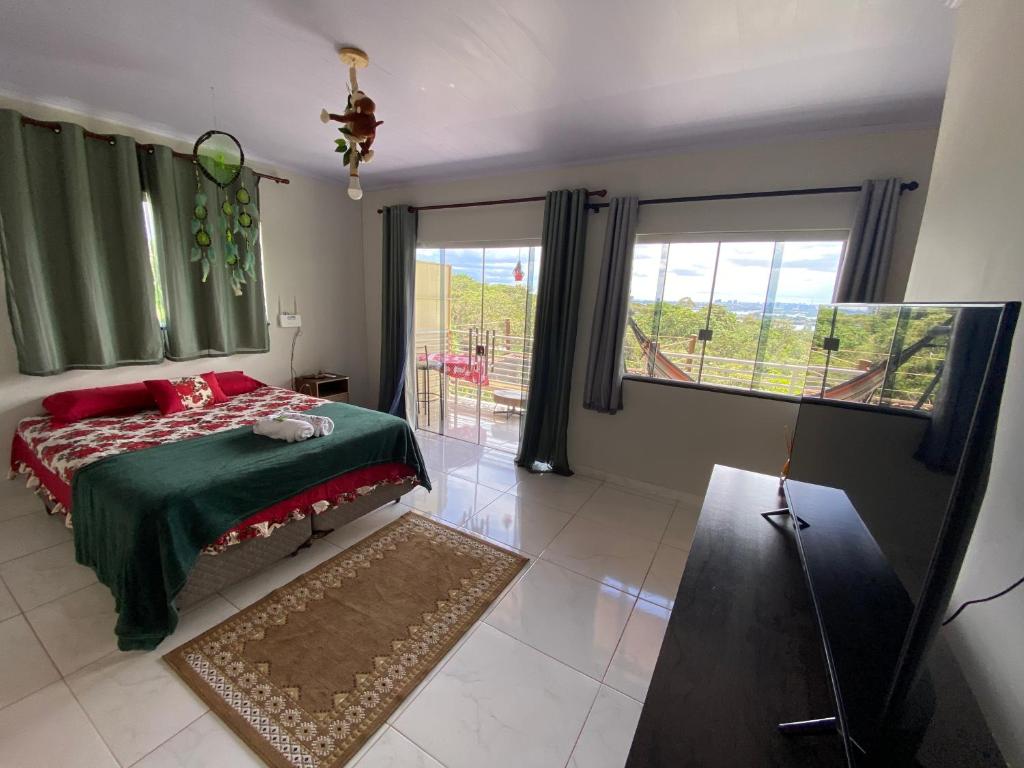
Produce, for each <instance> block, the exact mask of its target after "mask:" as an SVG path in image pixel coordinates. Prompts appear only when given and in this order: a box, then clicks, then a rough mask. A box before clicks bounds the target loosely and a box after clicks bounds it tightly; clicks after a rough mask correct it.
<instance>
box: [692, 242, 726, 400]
mask: <svg viewBox="0 0 1024 768" xmlns="http://www.w3.org/2000/svg"><path fill="white" fill-rule="evenodd" d="M721 255H722V241H721V240H719V241H718V243H717V244H716V245H715V271H714V272H713V273H712V274H711V294H710V296H709V297H708V311H707V315H706V316H705V318H704V331H705V334H702V335H704V336H705V338H703V339H701V342H700V366H699V367H698V368H697V382H698V383H699V382H700V381H701V379H702V378H703V377H704V355H705V354H706V353H707V350H708V340H707V337H706V336H707V334H706V332H707V331H709V330H710V329H711V308H712V307H713V306H715V282H716V281H717V280H718V259H719V257H720V256H721Z"/></svg>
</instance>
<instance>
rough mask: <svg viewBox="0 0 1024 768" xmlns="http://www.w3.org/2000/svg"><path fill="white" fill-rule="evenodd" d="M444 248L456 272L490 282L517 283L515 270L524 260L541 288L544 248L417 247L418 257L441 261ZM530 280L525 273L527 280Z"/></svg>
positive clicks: (534, 284) (533, 284) (532, 281)
mask: <svg viewBox="0 0 1024 768" xmlns="http://www.w3.org/2000/svg"><path fill="white" fill-rule="evenodd" d="M531 250H533V251H535V253H534V268H533V273H532V274H529V273H530V251H531ZM442 252H443V253H444V262H445V263H446V264H449V265H451V268H452V273H453V274H456V275H468V276H469V277H472V278H473V279H474V280H480V279H481V277H482V278H483V279H484V281H485V282H486V283H487V284H488V285H495V284H498V285H515V284H516V280H515V278H514V277H513V276H512V272H513V270H514V269H515V268H516V262H517V261H520V262H521V264H522V267H523V273H524V275H525V274H528V275H529V278H530V279H529V282H530V284H531V288H532V289H533V290H536V288H537V278H538V276H539V274H540V270H539V269H538V267H539V265H540V248H533V249H531V248H529V247H526V246H523V247H516V248H443V249H442V248H417V249H416V258H417V260H419V261H426V262H430V263H432V264H439V263H440V262H441V255H442ZM526 282H527V280H526V278H525V277H524V278H523V284H525V283H526Z"/></svg>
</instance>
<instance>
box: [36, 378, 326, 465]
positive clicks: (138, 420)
mask: <svg viewBox="0 0 1024 768" xmlns="http://www.w3.org/2000/svg"><path fill="white" fill-rule="evenodd" d="M321 403H323V400H320V399H318V398H315V397H310V396H309V395H301V394H299V393H298V392H292V391H291V390H290V389H281V388H280V387H269V386H268V387H260V388H259V389H257V390H255V391H253V392H249V393H247V394H244V395H237V396H236V397H232V398H231V399H230V401H229V402H227V403H224V404H222V405H216V406H213V407H212V408H203V409H198V410H186V411H182V412H180V413H175V414H172V415H170V416H161V415H160V412H159V411H155V410H154V411H143V412H142V413H137V414H133V415H131V416H115V417H100V418H95V419H86V420H84V421H76V422H72V423H70V424H65V423H62V422H58V421H56V420H55V419H54V418H53V417H51V416H34V417H30V418H27V419H22V421H21V423H19V424H18V434H19V435H20V436H21V439H22V440H24V441H25V442H26V443H27V444H28V446H29V448H31V449H32V452H33V453H35V455H36V456H38V457H39V459H40V460H41V461H42V463H43V465H44V466H45V467H46V468H47V469H48V470H50V471H51V472H53V473H54V474H55V475H57V477H59V478H60V479H61V480H63V481H64V482H65V483H67V484H68V485H71V477H72V475H74V473H75V472H77V471H78V470H79V469H81V468H82V467H84V466H86V465H87V464H91V463H92V462H94V461H97V460H98V459H102V458H104V457H105V456H113V455H114V454H118V453H127V452H128V451H138V450H141V449H143V448H152V447H154V446H157V445H162V444H164V443H173V442H176V441H178V440H185V439H188V438H192V437H201V436H202V435H209V434H212V433H214V432H220V431H222V430H225V429H235V428H236V427H244V426H247V425H249V424H253V423H255V422H256V421H257V420H258V419H261V418H264V417H267V416H273V415H274V414H276V413H279V412H281V411H284V410H289V411H305V410H309V409H310V408H315V407H316V406H318V405H320V404H321Z"/></svg>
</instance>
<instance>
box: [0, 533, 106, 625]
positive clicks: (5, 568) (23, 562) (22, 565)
mask: <svg viewBox="0 0 1024 768" xmlns="http://www.w3.org/2000/svg"><path fill="white" fill-rule="evenodd" d="M0 577H2V578H3V580H4V581H5V582H7V585H8V587H9V588H10V590H11V593H12V594H13V595H14V597H15V598H16V599H17V600H18V603H19V604H20V605H21V607H22V608H23V609H24V610H26V611H29V610H32V609H33V608H35V607H37V606H40V605H42V604H43V603H48V602H50V601H51V600H56V599H57V598H58V597H64V595H68V594H71V593H72V592H77V591H78V590H80V589H82V588H83V587H87V586H89V585H90V584H92V583H94V582H95V581H96V574H95V573H93V571H92V569H91V568H86V567H85V566H84V565H79V564H78V563H76V562H75V543H74V542H73V541H67V542H64V543H63V544H58V545H57V546H55V547H49V548H48V549H43V550H40V551H39V552H33V553H32V554H31V555H25V556H24V557H19V558H18V559H17V560H11V561H10V562H7V563H4V564H3V565H0Z"/></svg>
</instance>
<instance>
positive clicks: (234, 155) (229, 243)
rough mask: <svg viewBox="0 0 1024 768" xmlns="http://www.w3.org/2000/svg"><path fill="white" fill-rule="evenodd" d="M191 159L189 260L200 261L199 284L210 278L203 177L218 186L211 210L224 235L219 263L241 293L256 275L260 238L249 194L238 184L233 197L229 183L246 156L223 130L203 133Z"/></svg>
mask: <svg viewBox="0 0 1024 768" xmlns="http://www.w3.org/2000/svg"><path fill="white" fill-rule="evenodd" d="M192 160H193V162H194V167H195V175H196V196H195V206H194V208H193V209H192V235H193V238H194V241H195V242H194V243H193V245H192V256H191V260H192V262H199V264H200V266H201V268H202V270H203V282H204V283H205V282H206V280H207V278H208V277H209V276H210V269H211V265H212V263H213V256H212V254H211V250H212V248H213V230H212V228H211V223H210V206H209V205H208V201H207V196H206V193H205V192H204V191H203V182H202V176H200V173H202V175H203V176H205V177H206V178H208V179H209V180H210V181H212V182H213V183H214V184H215V185H217V200H216V201H215V202H216V210H217V213H218V219H217V221H218V224H217V229H218V230H219V231H220V232H221V233H223V236H224V266H225V267H226V268H227V270H228V279H229V280H230V282H231V290H232V291H233V292H234V294H235V295H236V296H241V295H242V286H243V285H244V284H245V283H246V282H247V280H246V276H248V277H251V278H255V277H256V251H255V248H256V241H257V240H258V239H259V224H258V221H257V213H256V208H255V206H254V205H253V201H252V194H251V193H250V192H249V190H248V189H246V188H245V185H244V184H240V185H239V186H238V188H237V189H236V190H235V193H234V194H233V195H232V194H230V193H229V192H228V187H230V186H231V185H232V184H233V183H234V182H235V180H236V179H238V177H239V175H240V174H241V173H242V165H243V164H244V163H245V154H244V153H243V152H242V145H241V144H239V143H238V139H236V138H235V137H234V136H232V135H231V134H230V133H225V132H224V131H216V130H215V131H207V132H206V133H204V134H203V135H202V136H200V137H199V139H198V140H197V141H196V143H195V146H194V147H193V149H192Z"/></svg>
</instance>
